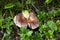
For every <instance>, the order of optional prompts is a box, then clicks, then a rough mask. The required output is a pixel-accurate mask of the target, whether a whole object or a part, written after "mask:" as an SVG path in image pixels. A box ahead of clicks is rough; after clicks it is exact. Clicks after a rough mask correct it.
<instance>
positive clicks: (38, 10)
mask: <svg viewBox="0 0 60 40" xmlns="http://www.w3.org/2000/svg"><path fill="white" fill-rule="evenodd" d="M32 6H33V7H34V8H35V10H36V12H38V11H39V10H38V9H37V8H36V7H35V5H34V4H33V3H32Z"/></svg>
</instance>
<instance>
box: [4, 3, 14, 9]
mask: <svg viewBox="0 0 60 40" xmlns="http://www.w3.org/2000/svg"><path fill="white" fill-rule="evenodd" d="M14 6H15V5H14V4H13V3H8V4H6V5H5V7H4V9H9V8H13V7H14Z"/></svg>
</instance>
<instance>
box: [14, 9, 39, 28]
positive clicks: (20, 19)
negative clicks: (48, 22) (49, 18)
mask: <svg viewBox="0 0 60 40" xmlns="http://www.w3.org/2000/svg"><path fill="white" fill-rule="evenodd" d="M14 23H15V24H16V26H18V27H25V28H27V25H28V26H29V28H31V29H36V28H37V27H38V23H39V20H38V19H37V17H36V16H35V14H34V13H33V12H30V13H29V12H28V11H27V10H25V11H22V13H19V14H18V15H16V16H15V17H14Z"/></svg>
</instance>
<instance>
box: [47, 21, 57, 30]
mask: <svg viewBox="0 0 60 40" xmlns="http://www.w3.org/2000/svg"><path fill="white" fill-rule="evenodd" d="M47 25H48V26H49V27H50V28H51V30H57V26H56V24H55V23H54V22H53V21H48V22H47Z"/></svg>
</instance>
